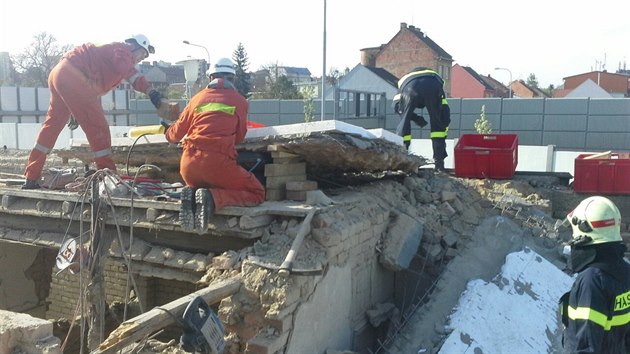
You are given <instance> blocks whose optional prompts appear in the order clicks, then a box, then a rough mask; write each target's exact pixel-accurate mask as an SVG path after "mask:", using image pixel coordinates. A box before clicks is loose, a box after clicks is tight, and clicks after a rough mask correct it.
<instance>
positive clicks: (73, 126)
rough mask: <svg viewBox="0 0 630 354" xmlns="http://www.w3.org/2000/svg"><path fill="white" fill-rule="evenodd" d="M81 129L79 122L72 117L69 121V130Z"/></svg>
mask: <svg viewBox="0 0 630 354" xmlns="http://www.w3.org/2000/svg"><path fill="white" fill-rule="evenodd" d="M78 127H79V122H77V120H76V119H75V118H74V116H70V120H69V121H68V128H70V130H75V129H77V128H78Z"/></svg>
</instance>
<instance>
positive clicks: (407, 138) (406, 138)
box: [403, 135, 411, 141]
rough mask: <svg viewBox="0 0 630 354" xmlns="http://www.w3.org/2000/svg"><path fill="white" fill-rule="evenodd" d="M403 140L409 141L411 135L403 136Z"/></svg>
mask: <svg viewBox="0 0 630 354" xmlns="http://www.w3.org/2000/svg"><path fill="white" fill-rule="evenodd" d="M403 141H411V135H405V136H403Z"/></svg>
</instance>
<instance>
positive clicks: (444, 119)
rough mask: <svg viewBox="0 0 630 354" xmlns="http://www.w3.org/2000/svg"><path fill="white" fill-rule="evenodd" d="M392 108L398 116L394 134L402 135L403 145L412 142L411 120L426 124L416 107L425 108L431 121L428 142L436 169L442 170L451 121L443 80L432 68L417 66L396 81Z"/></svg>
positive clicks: (418, 123) (406, 145)
mask: <svg viewBox="0 0 630 354" xmlns="http://www.w3.org/2000/svg"><path fill="white" fill-rule="evenodd" d="M393 104H394V110H395V111H396V113H398V114H399V115H400V116H401V120H400V123H399V124H398V127H397V128H396V134H398V135H400V136H402V138H403V142H404V144H405V147H407V149H409V145H410V144H411V122H412V121H413V122H414V123H416V124H417V125H418V126H420V127H421V128H422V127H424V126H425V125H427V122H426V120H424V118H423V117H422V116H419V115H417V114H416V113H415V112H414V110H415V109H416V108H425V107H426V108H427V111H428V112H429V120H430V123H431V143H432V145H433V160H434V161H435V169H436V170H438V171H443V170H444V159H445V158H446V156H448V154H447V153H446V136H447V133H448V125H449V124H450V123H451V110H450V108H449V106H448V102H447V101H446V94H445V93H444V80H442V77H440V75H438V73H436V72H435V71H433V70H430V69H427V68H416V69H414V70H413V71H412V72H410V73H409V74H407V75H405V76H403V77H402V78H401V79H400V80H399V81H398V94H397V95H396V96H394V100H393Z"/></svg>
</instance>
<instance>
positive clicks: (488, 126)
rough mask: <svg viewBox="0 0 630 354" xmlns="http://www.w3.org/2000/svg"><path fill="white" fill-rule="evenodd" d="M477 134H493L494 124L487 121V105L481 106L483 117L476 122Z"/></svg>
mask: <svg viewBox="0 0 630 354" xmlns="http://www.w3.org/2000/svg"><path fill="white" fill-rule="evenodd" d="M475 130H477V134H492V123H490V121H488V120H487V119H486V105H485V104H484V105H482V106H481V115H480V116H479V118H478V119H477V120H476V121H475Z"/></svg>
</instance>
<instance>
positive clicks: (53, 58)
mask: <svg viewBox="0 0 630 354" xmlns="http://www.w3.org/2000/svg"><path fill="white" fill-rule="evenodd" d="M71 48H72V45H68V44H66V45H58V44H57V40H56V39H55V37H53V36H52V35H50V34H48V33H46V32H42V33H39V34H37V35H35V36H33V42H32V43H31V44H30V45H29V46H28V47H26V49H24V52H22V53H21V54H18V55H17V56H15V57H13V58H11V60H12V62H13V63H14V65H15V69H16V71H17V73H18V78H17V83H19V84H21V85H22V86H34V87H48V75H50V72H51V71H52V69H53V67H54V66H55V65H57V63H58V62H59V60H61V57H62V56H63V54H65V53H66V52H67V51H69V50H70V49H71Z"/></svg>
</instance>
